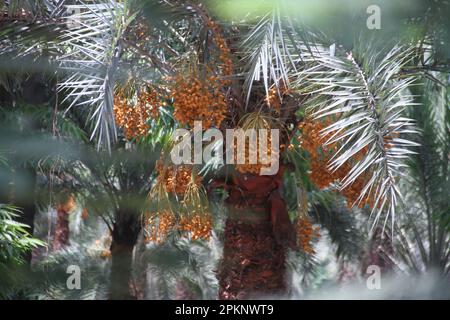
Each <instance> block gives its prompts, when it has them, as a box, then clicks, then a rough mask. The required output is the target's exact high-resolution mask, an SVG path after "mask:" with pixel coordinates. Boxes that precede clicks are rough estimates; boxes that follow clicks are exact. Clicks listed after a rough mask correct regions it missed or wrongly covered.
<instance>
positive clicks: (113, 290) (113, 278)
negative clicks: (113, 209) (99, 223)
mask: <svg viewBox="0 0 450 320" xmlns="http://www.w3.org/2000/svg"><path fill="white" fill-rule="evenodd" d="M140 228H141V225H140V221H139V215H138V214H137V213H134V212H131V210H130V211H129V210H126V209H119V210H118V211H117V214H116V221H115V223H114V226H113V231H112V243H111V273H110V288H109V299H110V300H131V299H136V297H135V296H133V295H132V294H131V293H130V280H131V276H132V273H131V270H132V269H131V268H132V262H133V248H134V246H135V244H136V242H137V238H138V235H139V231H140Z"/></svg>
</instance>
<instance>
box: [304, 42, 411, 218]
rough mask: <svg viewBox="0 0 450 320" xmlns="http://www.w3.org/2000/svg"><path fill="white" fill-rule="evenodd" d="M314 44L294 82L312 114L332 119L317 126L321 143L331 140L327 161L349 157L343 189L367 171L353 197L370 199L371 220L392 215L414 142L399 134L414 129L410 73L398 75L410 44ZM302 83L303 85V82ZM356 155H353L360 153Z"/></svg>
mask: <svg viewBox="0 0 450 320" xmlns="http://www.w3.org/2000/svg"><path fill="white" fill-rule="evenodd" d="M332 51H334V50H330V51H327V50H323V49H321V50H316V51H315V52H314V55H315V57H314V58H315V61H316V62H315V63H314V64H313V66H312V67H311V68H308V69H306V70H304V71H302V72H301V73H300V78H299V80H298V82H297V85H298V86H299V87H303V89H302V90H303V92H304V93H307V94H311V95H313V98H312V99H311V100H310V105H309V108H310V109H311V110H312V114H313V116H314V117H315V118H316V119H317V120H318V121H320V119H321V118H324V117H330V118H332V119H336V121H335V122H334V123H332V124H331V125H329V126H328V127H327V128H325V129H324V130H323V135H324V136H325V135H326V136H327V140H326V143H325V144H326V145H337V146H338V147H337V148H336V152H335V154H334V155H333V157H332V159H331V161H330V163H329V166H330V168H331V169H332V170H338V169H339V168H340V167H341V166H342V165H344V164H347V163H351V164H353V167H352V169H351V170H350V171H349V172H348V173H347V174H346V176H345V177H344V178H343V180H342V181H341V183H340V185H339V188H340V189H341V190H342V189H345V188H346V187H348V186H349V185H351V184H352V183H354V182H355V181H356V179H358V178H359V177H361V176H362V177H364V176H366V177H368V178H367V179H366V182H365V185H364V187H363V189H362V190H361V194H360V196H359V198H358V199H357V201H356V202H357V203H361V202H363V201H364V200H365V199H367V198H368V197H371V198H372V199H373V210H372V213H371V216H372V214H373V215H374V223H373V226H374V225H376V224H377V223H378V221H379V220H380V218H381V216H382V212H383V211H386V220H385V222H384V224H386V222H387V218H388V217H390V218H391V222H392V224H393V223H394V221H395V207H396V206H397V204H398V203H400V202H401V198H402V195H401V193H400V191H399V189H398V186H397V180H398V178H399V177H400V176H401V175H402V168H404V166H405V165H404V163H403V160H404V159H405V158H407V157H408V155H410V154H412V153H413V152H412V151H411V150H410V148H411V147H414V146H417V144H416V143H414V142H412V141H410V140H407V139H405V137H404V136H405V135H407V134H408V135H409V134H411V133H416V131H415V130H414V128H413V121H412V120H410V119H409V118H407V117H406V116H405V115H404V112H405V109H406V108H407V107H409V106H413V105H416V103H414V101H413V97H412V95H411V94H410V93H409V92H408V88H409V86H410V85H412V84H413V82H414V81H415V78H414V77H413V76H411V75H403V74H402V71H403V70H404V68H406V67H407V66H408V65H409V64H411V62H412V60H413V58H414V56H415V52H416V49H415V48H414V47H408V46H403V45H396V46H394V47H393V48H391V49H390V50H388V51H378V52H377V51H375V48H374V47H371V46H370V45H366V44H365V43H364V42H361V45H360V48H357V49H356V50H355V51H353V52H346V53H344V52H339V49H338V50H336V51H337V52H336V54H334V52H332ZM305 83H307V85H306V86H305ZM361 153H362V154H363V156H362V157H361V159H356V155H358V154H359V155H361Z"/></svg>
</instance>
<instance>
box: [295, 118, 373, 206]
mask: <svg viewBox="0 0 450 320" xmlns="http://www.w3.org/2000/svg"><path fill="white" fill-rule="evenodd" d="M330 123H331V119H326V120H324V121H320V120H317V121H313V120H311V119H309V118H307V119H306V120H305V121H304V122H302V123H301V124H300V126H299V128H300V129H301V132H302V135H301V137H300V146H301V147H302V148H303V149H304V150H306V151H307V152H308V154H309V159H310V163H311V173H310V175H309V177H310V180H311V182H312V183H313V184H315V185H316V186H317V187H318V188H319V189H324V188H326V187H328V186H330V185H331V184H332V183H334V182H339V181H342V180H343V179H344V178H345V176H347V174H348V173H349V172H350V170H351V168H352V165H351V163H349V162H346V163H344V164H343V165H342V166H341V167H339V168H338V169H337V170H335V171H332V170H330V169H329V167H328V163H329V161H330V159H331V157H332V156H333V152H336V151H337V150H338V146H337V145H336V144H331V145H328V146H323V143H324V142H325V141H326V140H327V139H328V135H327V136H322V135H321V130H323V129H324V128H326V127H327V126H329V125H330ZM367 150H368V149H367V148H364V149H362V150H361V151H360V152H359V153H357V154H356V155H355V156H354V159H355V160H360V159H361V158H362V157H363V156H364V154H366V153H367ZM366 178H367V176H366V175H364V174H362V175H360V176H359V177H358V178H357V179H356V180H355V181H354V182H353V183H352V184H351V185H349V186H347V187H346V188H345V189H343V190H342V191H341V193H342V195H343V196H344V197H345V198H346V199H347V204H348V205H349V206H351V205H353V204H354V203H355V202H356V201H357V199H358V197H359V195H360V194H361V191H362V189H363V188H364V186H365V183H366ZM365 204H368V205H370V206H372V205H373V199H372V197H371V196H370V195H367V196H366V197H365V199H363V201H361V202H360V203H359V204H358V207H363V206H364V205H365Z"/></svg>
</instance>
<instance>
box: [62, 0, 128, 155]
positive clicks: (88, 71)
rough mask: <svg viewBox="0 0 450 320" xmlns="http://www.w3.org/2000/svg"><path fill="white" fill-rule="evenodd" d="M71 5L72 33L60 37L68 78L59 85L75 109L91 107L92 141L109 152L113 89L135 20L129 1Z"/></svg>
mask: <svg viewBox="0 0 450 320" xmlns="http://www.w3.org/2000/svg"><path fill="white" fill-rule="evenodd" d="M78 3H79V4H76V5H68V6H67V8H68V9H69V10H72V11H73V12H74V13H73V14H72V15H71V16H69V17H68V18H67V23H68V24H69V25H70V26H71V28H70V30H69V31H68V32H67V33H66V34H64V35H63V36H61V38H60V40H61V43H60V44H61V45H62V46H67V47H68V49H67V54H65V55H63V56H62V57H60V58H59V61H60V64H61V68H62V69H63V70H64V71H65V72H66V73H67V78H66V79H65V80H64V81H63V82H62V83H60V84H59V89H60V90H65V91H67V93H68V94H67V96H66V99H65V100H70V105H69V108H71V107H73V106H88V107H89V108H90V120H92V121H93V122H92V123H93V129H92V135H91V139H93V138H95V137H97V139H98V147H100V146H101V145H106V146H107V147H108V148H109V147H110V145H111V143H112V142H114V141H115V140H116V135H117V132H116V126H115V122H114V113H113V105H114V101H113V100H114V98H113V89H114V84H115V80H116V72H117V69H118V66H119V59H120V55H121V52H122V43H121V38H122V35H123V33H124V31H125V29H126V27H127V26H128V24H129V23H130V22H131V21H132V20H133V18H134V15H133V14H132V13H131V11H130V10H131V8H130V1H114V0H108V1H93V2H90V3H89V4H86V3H84V2H83V1H78Z"/></svg>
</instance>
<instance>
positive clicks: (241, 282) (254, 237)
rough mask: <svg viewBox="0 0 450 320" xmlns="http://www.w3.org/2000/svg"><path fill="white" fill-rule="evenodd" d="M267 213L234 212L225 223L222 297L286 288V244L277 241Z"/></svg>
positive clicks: (243, 296)
mask: <svg viewBox="0 0 450 320" xmlns="http://www.w3.org/2000/svg"><path fill="white" fill-rule="evenodd" d="M269 218H270V217H269V215H268V214H263V213H260V212H259V213H254V214H253V215H252V213H251V212H243V211H241V212H235V213H234V214H233V216H232V217H229V218H228V220H227V222H226V225H225V235H224V236H225V239H224V249H223V259H222V263H221V265H222V267H221V270H220V272H219V285H220V290H219V298H220V299H250V298H255V297H256V298H257V297H261V296H271V295H282V294H284V293H285V292H286V288H287V287H286V282H285V273H286V267H285V257H286V254H285V252H286V248H285V247H284V246H282V245H280V244H279V243H277V241H276V239H275V236H274V233H273V229H272V223H271V221H270V219H269Z"/></svg>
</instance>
